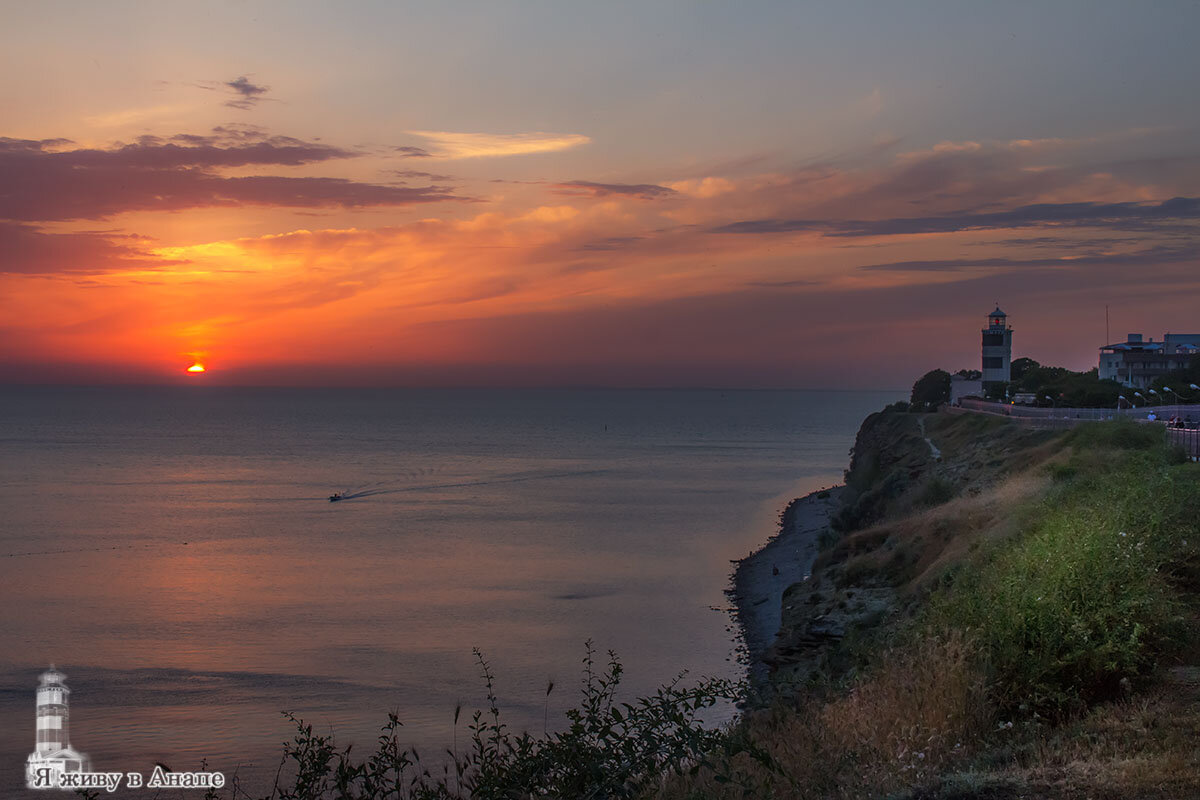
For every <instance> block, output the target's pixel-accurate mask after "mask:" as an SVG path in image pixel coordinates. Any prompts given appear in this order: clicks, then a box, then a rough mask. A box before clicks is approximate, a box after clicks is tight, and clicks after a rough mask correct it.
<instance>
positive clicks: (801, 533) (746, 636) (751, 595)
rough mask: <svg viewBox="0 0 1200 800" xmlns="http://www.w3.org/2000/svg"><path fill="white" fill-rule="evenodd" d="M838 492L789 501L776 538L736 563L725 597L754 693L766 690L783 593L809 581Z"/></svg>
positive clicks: (827, 491) (837, 502) (838, 488)
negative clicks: (731, 606)
mask: <svg viewBox="0 0 1200 800" xmlns="http://www.w3.org/2000/svg"><path fill="white" fill-rule="evenodd" d="M844 490H845V487H844V486H835V487H832V488H829V489H821V490H819V491H816V492H812V493H811V494H808V495H805V496H804V497H799V498H797V499H795V500H793V501H792V502H791V503H789V504H788V506H787V508H786V509H785V510H784V512H783V518H782V520H781V522H780V525H779V532H778V533H776V534H775V536H773V537H772V538H771V539H770V541H768V542H767V543H766V544H765V545H763V546H762V547H761V548H759V549H758V550H756V551H755V552H753V553H751V554H750V555H748V556H747V557H746V558H743V559H741V560H740V561H738V562H736V564H737V566H736V567H735V569H734V571H733V586H732V588H731V589H730V590H729V594H730V597H731V599H732V600H733V604H734V620H735V621H736V622H737V623H738V625H740V627H741V629H742V638H743V640H744V642H745V656H746V660H747V664H746V666H747V670H748V673H749V678H750V684H751V687H752V690H753V691H755V692H756V693H759V694H761V693H763V692H765V690H766V688H767V686H768V677H769V674H770V666H769V662H768V659H769V654H770V651H771V648H772V646H773V645H774V643H775V638H776V635H777V634H778V633H779V629H780V624H781V620H782V614H783V595H784V592H786V591H787V589H788V587H790V586H792V585H793V584H796V583H800V582H802V581H804V580H805V579H806V578H808V577H809V576H810V575H811V573H812V566H813V561H814V559H816V556H817V552H818V551H819V550H820V540H821V534H822V533H824V532H826V531H828V530H829V524H830V520H831V519H832V517H833V515H834V514H835V513H836V512H837V511H838V509H839V508H840V507H841V495H842V493H843V491H844Z"/></svg>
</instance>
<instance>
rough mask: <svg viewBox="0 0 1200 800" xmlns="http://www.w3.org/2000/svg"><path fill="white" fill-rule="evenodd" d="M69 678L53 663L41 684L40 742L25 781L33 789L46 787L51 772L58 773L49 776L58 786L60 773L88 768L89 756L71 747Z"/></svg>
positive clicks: (38, 710) (38, 734)
mask: <svg viewBox="0 0 1200 800" xmlns="http://www.w3.org/2000/svg"><path fill="white" fill-rule="evenodd" d="M66 680H67V676H66V675H64V674H62V673H61V672H59V671H58V670H56V669H55V668H54V665H53V664H51V665H50V669H48V670H46V671H45V672H43V673H42V675H41V678H40V683H39V684H38V687H37V712H36V717H35V720H36V723H37V724H36V728H37V742H36V744H35V746H34V751H33V752H32V753H30V755H29V758H28V759H27V760H26V762H25V783H26V785H27V786H28V787H29V788H30V789H41V788H46V787H47V785H48V784H47V782H46V781H47V780H48V777H47V776H55V777H53V778H49V780H51V781H52V783H50V784H49V785H52V786H56V785H57V784H58V780H57V774H61V773H63V772H87V771H88V767H89V765H88V758H87V756H85V755H84V754H83V753H79V752H77V751H75V750H72V749H71V740H70V730H69V726H68V720H69V718H70V715H69V713H68V711H67V697H68V696H69V695H70V694H71V690H70V689H68V688H67V684H66ZM47 770H49V772H47Z"/></svg>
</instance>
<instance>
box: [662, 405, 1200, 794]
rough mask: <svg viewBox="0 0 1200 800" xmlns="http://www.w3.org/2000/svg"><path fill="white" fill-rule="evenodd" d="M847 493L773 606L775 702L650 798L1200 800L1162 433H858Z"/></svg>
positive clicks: (1175, 484)
mask: <svg viewBox="0 0 1200 800" xmlns="http://www.w3.org/2000/svg"><path fill="white" fill-rule="evenodd" d="M922 432H924V433H925V434H926V435H927V436H928V439H929V440H930V442H931V443H932V444H933V447H932V448H931V447H930V442H926V441H925V438H926V437H925V436H922V435H921V434H922ZM935 453H936V455H935ZM847 481H848V484H849V485H850V486H851V487H852V489H853V491H854V494H855V498H854V499H852V500H851V501H850V502H849V503H848V505H847V513H846V514H845V515H844V517H843V521H842V527H843V528H844V529H845V530H844V532H843V533H841V535H840V536H839V537H838V538H836V539H835V540H832V541H829V542H828V543H827V547H826V548H825V549H824V551H823V553H822V555H821V557H820V559H819V562H818V565H817V568H816V569H815V570H814V575H813V578H812V579H811V580H809V581H807V582H805V583H803V584H800V585H797V586H795V587H793V588H792V590H790V591H789V593H788V594H787V595H786V596H785V599H784V604H785V606H784V611H785V631H784V632H783V636H782V637H781V641H780V644H779V646H778V648H777V651H778V652H777V653H776V656H775V667H776V669H775V673H774V677H775V680H776V681H777V682H778V683H779V684H781V686H782V687H783V688H784V689H785V691H786V693H787V694H788V695H790V696H789V698H788V699H786V700H780V701H777V703H776V704H775V706H774V707H772V708H770V709H766V710H760V711H756V712H753V713H751V714H748V715H747V719H746V720H745V722H744V723H743V725H742V726H741V728H740V729H739V731H738V732H737V735H738V736H740V737H741V741H742V742H743V744H744V745H745V746H746V749H747V751H748V752H751V753H755V754H756V755H755V757H753V758H751V757H745V756H743V757H738V758H735V759H734V763H736V764H737V765H738V768H737V769H734V770H732V771H731V774H730V775H729V776H722V777H723V778H729V782H726V781H725V780H721V781H717V780H716V779H715V777H714V779H713V781H712V783H709V784H707V785H697V784H694V783H693V784H691V785H689V786H687V787H686V788H684V787H682V786H679V787H677V791H676V792H675V793H674V794H668V795H667V796H674V797H781V798H785V797H786V798H808V797H813V798H816V797H886V796H892V797H911V798H947V799H948V798H1017V797H1022V798H1051V797H1054V798H1057V797H1081V798H1082V797H1089V798H1125V797H1139V798H1141V797H1161V798H1168V797H1170V798H1194V797H1198V796H1200V753H1198V751H1197V749H1196V747H1195V741H1197V739H1196V738H1195V737H1196V735H1197V734H1200V728H1198V727H1197V726H1198V724H1200V706H1198V705H1197V701H1198V700H1200V666H1198V665H1200V658H1198V656H1200V652H1198V650H1197V647H1196V641H1197V636H1196V634H1197V624H1196V621H1197V618H1198V614H1197V609H1198V607H1200V602H1198V599H1200V547H1198V545H1200V528H1198V525H1200V522H1198V520H1200V465H1196V464H1192V463H1185V460H1184V459H1183V458H1182V456H1181V454H1179V453H1176V452H1172V451H1171V450H1170V449H1169V448H1168V447H1167V446H1166V445H1165V443H1164V441H1163V438H1162V431H1161V428H1156V427H1152V426H1145V425H1142V426H1139V425H1137V424H1134V423H1130V422H1125V423H1103V424H1094V425H1088V426H1084V427H1080V428H1078V429H1076V430H1074V431H1072V432H1069V433H1065V434H1057V435H1050V434H1039V433H1032V432H1029V431H1025V430H1022V429H1019V428H1017V427H1015V426H1013V425H1011V423H1007V422H1006V421H1003V420H989V419H982V418H977V417H972V416H958V417H951V416H941V415H939V416H920V415H911V414H902V413H894V414H882V415H876V416H875V417H873V418H871V419H868V420H867V422H866V423H864V426H863V431H862V432H861V433H860V436H859V440H858V443H857V445H856V448H855V452H854V460H853V464H852V467H851V469H850V471H849V473H848V475H847ZM930 486H938V487H939V488H938V489H937V490H936V491H931V490H930V488H929V487H930ZM739 759H740V760H739ZM730 787H737V788H730Z"/></svg>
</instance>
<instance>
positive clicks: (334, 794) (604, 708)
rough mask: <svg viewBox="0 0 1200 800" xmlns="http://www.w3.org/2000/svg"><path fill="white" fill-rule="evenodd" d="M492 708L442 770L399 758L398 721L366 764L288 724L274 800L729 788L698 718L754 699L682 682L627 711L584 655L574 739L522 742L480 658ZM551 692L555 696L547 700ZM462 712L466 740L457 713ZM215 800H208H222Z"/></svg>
mask: <svg viewBox="0 0 1200 800" xmlns="http://www.w3.org/2000/svg"><path fill="white" fill-rule="evenodd" d="M475 655H476V658H477V659H478V662H479V666H480V671H481V677H482V678H483V681H484V684H485V686H486V687H487V701H488V708H487V709H486V710H483V711H476V712H475V713H474V715H473V716H472V720H471V722H470V723H469V725H468V729H469V731H470V745H469V747H468V748H467V750H466V752H465V753H462V754H460V753H459V752H458V751H457V748H455V750H447V751H446V758H445V759H443V762H444V763H442V764H441V765H440V767H431V766H427V765H425V764H423V763H422V761H421V757H420V755H418V753H417V752H416V750H415V749H411V748H409V749H405V748H401V747H400V745H399V742H398V730H399V728H400V727H401V723H400V721H399V719H398V718H397V716H396V715H395V714H390V715H389V718H388V722H387V724H386V725H384V726H383V728H382V731H381V733H380V735H379V739H378V743H377V746H376V749H375V752H373V753H371V754H369V755H367V756H366V757H365V758H363V759H362V760H361V761H360V760H356V759H355V758H354V757H352V756H351V754H350V751H351V748H350V747H344V748H343V747H340V746H338V745H337V744H336V743H335V741H334V739H333V737H332V736H331V735H329V736H327V735H323V734H320V733H315V732H314V731H313V727H312V725H311V724H308V723H305V722H304V721H303V720H300V719H298V718H296V717H295V716H293V715H291V714H285V716H287V718H288V719H289V720H291V721H292V722H293V723H294V724H295V726H296V735H295V737H294V738H293V740H292V741H291V742H289V743H286V744H285V745H284V754H283V755H284V764H285V765H290V768H289V769H286V770H283V769H281V772H283V773H286V777H281V778H279V779H277V780H276V786H275V787H274V789H273V791H272V794H271V795H270V797H271V798H279V800H324V799H325V798H330V799H331V800H332V799H333V798H336V799H337V800H385V798H386V799H388V800H401V799H402V798H408V799H410V800H451V799H452V798H471V799H472V800H502V799H504V800H507V798H517V797H530V798H532V797H547V798H550V797H554V798H560V797H561V798H567V797H579V798H583V797H592V798H629V797H640V796H643V795H644V794H645V793H646V792H647V791H648V790H649V789H650V788H651V787H652V786H655V785H657V784H658V783H659V782H661V780H662V778H663V776H664V775H665V774H671V773H675V774H682V773H684V772H685V771H693V772H695V771H698V770H699V769H700V768H701V767H704V768H707V769H708V770H709V771H711V772H712V773H713V774H715V775H717V776H718V779H720V778H723V777H725V775H724V772H723V767H722V764H723V763H724V758H723V754H724V753H725V752H726V751H727V750H728V747H727V746H728V744H729V742H728V740H727V738H726V733H725V732H724V731H723V730H720V729H714V728H708V727H705V726H704V724H703V723H702V722H701V720H700V719H699V717H700V714H701V713H702V712H703V711H704V710H705V709H707V708H711V707H712V706H713V705H715V704H716V703H717V702H719V701H722V700H727V701H731V700H736V699H740V698H741V697H742V696H744V689H745V687H744V686H742V685H741V684H735V683H733V682H730V681H723V680H712V679H710V680H701V681H699V682H697V683H696V685H694V686H684V685H683V683H682V678H683V676H682V675H680V676H679V677H677V678H676V679H675V680H674V681H672V682H671V683H669V684H667V685H665V686H662V687H661V688H659V689H658V691H657V692H655V693H654V694H652V695H650V696H648V697H642V698H639V699H637V700H635V701H634V702H632V703H619V702H617V699H616V691H617V687H618V686H619V684H620V681H621V674H622V668H621V663H620V661H619V660H618V659H617V657H616V655H615V654H613V653H612V652H611V651H609V654H608V655H609V658H608V665H607V668H606V669H605V670H604V671H602V672H601V671H598V670H597V669H596V663H595V651H594V650H593V649H592V645H591V642H588V643H587V653H586V655H585V657H584V660H583V664H584V679H583V686H582V691H581V698H580V703H579V705H578V706H577V707H575V708H573V709H571V710H570V711H568V712H567V721H568V725H567V728H566V729H565V730H563V731H561V732H558V733H553V732H550V733H544V734H543V735H542V736H539V737H534V736H531V735H530V734H528V733H522V734H520V735H515V734H513V733H512V732H511V731H510V730H509V729H508V726H507V725H506V724H505V723H504V722H503V721H502V718H501V714H500V708H499V704H498V701H497V699H496V695H495V691H494V685H495V679H494V676H493V675H492V671H491V668H490V666H489V665H488V663H487V661H485V660H484V658H483V656H482V655H480V653H479V652H478V651H476V653H475ZM552 689H553V684H550V686H548V687H547V690H546V691H547V695H549V693H550V691H551V690H552ZM460 710H461V709H456V710H455V712H454V724H455V728H456V729H457V726H458V721H459V711H460ZM229 791H230V792H232V795H230V796H231V797H239V798H241V797H250V795H248V794H247V793H246V791H245V788H244V787H239V786H237V785H236V783H235V784H234V785H232V786H231V787H229ZM224 796H225V795H218V794H216V793H215V792H210V793H209V800H216V798H219V797H224Z"/></svg>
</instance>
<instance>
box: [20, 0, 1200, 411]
mask: <svg viewBox="0 0 1200 800" xmlns="http://www.w3.org/2000/svg"><path fill="white" fill-rule="evenodd" d="M3 22H4V24H3V25H2V26H0V65H2V66H3V70H4V75H5V79H4V80H3V82H2V83H0V136H2V137H3V138H0V381H4V382H56V383H61V382H71V383H96V382H116V383H121V382H139V383H145V382H150V383H171V382H186V381H192V382H197V381H203V382H208V383H235V384H264V385H269V384H298V385H307V384H315V385H324V384H332V385H611V386H729V387H739V386H747V387H808V388H823V387H854V388H858V387H897V386H905V385H908V384H911V382H912V380H913V379H914V378H915V377H916V376H917V375H919V374H920V373H921V372H923V371H925V370H927V369H930V368H932V367H937V366H942V367H946V368H950V369H957V368H960V367H976V368H977V367H978V366H979V348H978V344H979V328H980V327H981V326H982V325H983V324H984V323H985V317H986V315H987V313H988V312H989V311H991V309H992V308H993V306H994V305H995V304H996V303H999V304H1000V305H1001V306H1002V307H1003V308H1004V309H1005V310H1006V311H1007V312H1008V313H1009V314H1010V320H1011V322H1012V324H1013V327H1014V328H1015V334H1014V355H1028V356H1032V357H1034V358H1037V359H1039V360H1041V361H1045V362H1052V363H1060V364H1063V365H1066V366H1070V367H1072V368H1076V369H1087V368H1090V367H1092V366H1095V363H1096V348H1098V347H1099V346H1100V345H1102V344H1105V342H1104V341H1103V340H1104V337H1105V306H1106V305H1107V306H1109V315H1110V318H1111V330H1112V338H1114V339H1117V338H1123V337H1124V335H1125V334H1126V333H1127V332H1130V331H1140V332H1144V333H1145V334H1146V335H1148V336H1154V337H1155V338H1158V337H1159V336H1160V335H1161V334H1163V333H1165V332H1172V331H1173V332H1197V331H1200V303H1198V302H1197V299H1198V295H1197V289H1198V288H1200V238H1197V233H1198V221H1200V102H1197V96H1198V91H1200V90H1198V89H1197V78H1198V76H1200V48H1198V47H1197V46H1196V42H1197V35H1198V33H1197V32H1198V31H1200V4H1196V3H1192V2H1177V3H1174V2H1153V3H1129V2H1121V3H1105V2H1097V1H1095V0H1091V1H1089V2H1078V3H1066V2H1061V3H993V4H988V5H986V6H985V5H984V4H982V3H961V2H945V3H921V2H906V3H874V4H867V3H856V2H846V3H798V2H748V3H736V4H735V3H707V2H652V3H647V2H629V3H626V2H599V3H598V2H593V3H574V2H562V3H551V2H528V3H514V2H494V3H493V2H487V3H485V2H477V3H458V2H436V3H435V2H428V3H400V2H348V1H347V2H322V3H316V2H279V3H263V2H224V3H221V2H211V3H171V2H138V3H134V2H126V3H121V2H112V3H82V2H77V3H57V2H39V3H30V2H19V3H18V2H4V4H3ZM197 362H198V363H201V364H203V365H204V366H205V367H206V370H205V371H204V372H202V373H201V372H199V371H196V372H193V373H188V372H187V368H188V367H189V366H191V365H193V364H195V363H197Z"/></svg>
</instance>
